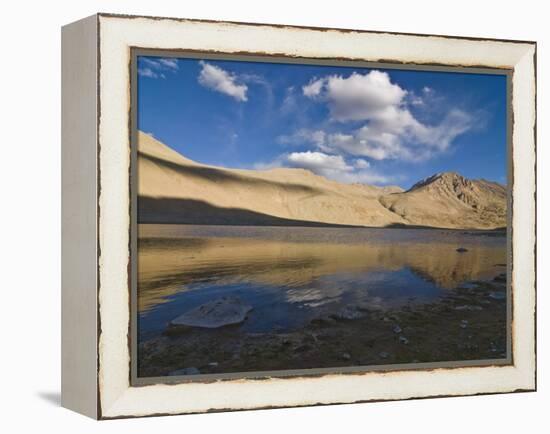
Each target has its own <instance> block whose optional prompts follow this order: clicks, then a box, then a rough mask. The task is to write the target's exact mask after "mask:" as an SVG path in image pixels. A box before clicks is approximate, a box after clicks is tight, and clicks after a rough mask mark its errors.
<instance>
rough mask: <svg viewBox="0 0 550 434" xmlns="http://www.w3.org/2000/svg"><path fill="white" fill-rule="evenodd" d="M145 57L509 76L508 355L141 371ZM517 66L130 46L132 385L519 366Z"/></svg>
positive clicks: (507, 97) (507, 121) (507, 156)
mask: <svg viewBox="0 0 550 434" xmlns="http://www.w3.org/2000/svg"><path fill="white" fill-rule="evenodd" d="M139 56H158V57H165V58H176V59H196V60H228V61H239V62H259V63H275V64H295V65H318V66H339V67H349V68H351V67H359V68H371V69H373V68H379V69H390V70H391V69H394V70H409V71H429V72H455V73H468V74H490V75H504V76H506V153H507V155H506V160H507V167H506V170H507V172H506V180H507V185H506V189H507V218H506V220H507V228H506V244H507V246H506V250H507V252H506V255H507V264H506V272H507V282H506V302H507V305H506V313H507V318H506V354H507V356H506V357H505V358H499V359H482V360H462V361H461V360H458V361H444V362H426V363H402V364H387V365H369V366H351V367H331V368H310V369H288V370H272V371H248V372H234V373H221V374H198V375H193V376H185V375H182V376H161V377H139V376H138V375H137V371H138V366H137V365H138V306H137V300H138V287H137V286H138V285H137V272H138V247H137V244H138V223H137V215H138V212H137V211H138V210H137V201H138V192H137V185H138V176H139V174H138V169H137V153H138V151H137V136H138V128H137V126H138V122H137V120H138V119H137V116H138V110H137V101H138V92H137V81H138V79H137V78H138V68H137V60H138V57H139ZM513 73H514V71H513V69H508V68H493V67H470V66H444V65H441V64H412V63H399V62H369V61H361V60H356V59H353V60H352V59H344V58H342V59H334V58H331V59H319V58H309V57H294V56H292V57H291V56H289V57H286V56H281V55H270V54H266V53H253V52H242V53H238V54H235V53H225V52H216V51H209V50H189V49H154V48H143V47H134V46H132V47H130V62H129V77H130V89H129V90H130V95H129V96H130V107H129V108H128V111H129V125H128V127H129V134H130V137H129V138H130V170H129V191H130V210H129V211H130V234H129V235H130V237H129V252H130V258H129V259H130V270H129V290H130V294H129V295H130V297H129V300H130V306H129V307H130V322H129V330H128V348H129V351H130V367H129V368H130V369H129V384H130V387H139V386H147V385H152V384H167V385H175V384H185V383H211V382H214V381H220V380H221V381H223V380H236V379H243V380H261V379H268V378H292V377H319V376H323V375H327V374H363V373H366V372H396V371H411V370H433V369H439V368H457V369H458V368H466V367H486V366H509V365H513V364H514V363H513V327H512V323H513V274H512V270H513V245H512V239H513V226H512V217H513V187H514V179H513V143H512V142H513V141H512V133H513V121H514V120H513V110H512V78H513Z"/></svg>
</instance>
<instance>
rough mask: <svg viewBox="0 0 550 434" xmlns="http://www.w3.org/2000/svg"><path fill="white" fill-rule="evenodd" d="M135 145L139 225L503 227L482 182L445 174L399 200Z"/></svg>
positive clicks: (294, 172)
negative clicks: (209, 164)
mask: <svg viewBox="0 0 550 434" xmlns="http://www.w3.org/2000/svg"><path fill="white" fill-rule="evenodd" d="M138 142H139V144H138V191H139V200H138V208H139V212H138V218H139V221H140V222H141V223H187V224H214V225H216V224H222V225H225V224H232V225H269V226H315V225H317V226H318V225H319V224H333V225H351V226H391V225H403V224H412V225H429V226H437V227H469V228H494V227H499V226H504V224H505V210H506V201H505V193H504V187H502V186H500V185H498V184H492V183H489V182H485V181H468V180H466V179H464V178H462V177H460V176H458V175H451V174H448V176H447V175H445V177H441V179H445V181H446V184H442V183H441V182H440V180H439V178H437V179H433V180H432V181H431V182H429V183H427V184H424V185H420V186H417V188H413V189H411V190H409V191H408V192H403V191H402V189H400V188H399V187H376V186H369V185H362V184H353V185H350V184H341V183H338V182H335V181H331V180H328V179H326V178H324V177H321V176H317V175H315V174H313V173H312V172H310V171H308V170H304V169H285V168H279V169H271V170H237V169H225V168H221V167H213V166H206V165H202V164H199V163H196V162H193V161H191V160H189V159H187V158H185V157H183V156H182V155H180V154H178V153H177V152H176V151H174V150H172V149H170V148H169V147H167V146H166V145H164V144H162V143H160V142H159V141H157V140H155V139H154V138H152V137H151V136H149V135H147V134H143V133H141V132H140V133H139V137H138ZM449 177H452V179H450V178H449ZM447 178H449V181H448V182H447ZM457 182H458V184H457ZM432 187H433V188H432ZM436 187H437V188H436Z"/></svg>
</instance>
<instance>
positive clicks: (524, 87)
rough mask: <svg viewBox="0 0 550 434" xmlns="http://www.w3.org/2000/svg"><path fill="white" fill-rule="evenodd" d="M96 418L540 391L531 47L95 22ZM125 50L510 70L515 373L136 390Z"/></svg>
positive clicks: (467, 371)
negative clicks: (132, 365)
mask: <svg viewBox="0 0 550 434" xmlns="http://www.w3.org/2000/svg"><path fill="white" fill-rule="evenodd" d="M98 25H99V27H98V34H99V46H98V50H99V100H100V112H99V130H98V132H99V138H98V140H99V170H98V173H99V198H98V201H99V203H98V208H99V222H98V230H99V234H98V236H99V252H100V255H99V258H98V267H99V274H98V278H99V288H98V303H99V324H100V329H99V343H98V362H99V368H98V376H99V378H98V414H97V415H96V416H97V417H99V418H116V417H126V416H145V415H152V414H179V413H196V412H207V411H214V410H222V409H253V408H263V407H283V406H302V405H314V404H329V403H350V402H358V401H371V400H392V399H408V398H419V397H429V396H452V395H473V394H480V393H501V392H512V391H518V390H534V389H535V387H536V356H535V352H536V349H535V303H536V300H535V299H536V295H535V225H536V222H535V201H534V197H535V188H536V187H535V119H536V117H535V94H536V89H535V51H536V47H535V44H534V43H530V42H513V41H496V40H474V39H465V38H451V37H438V36H421V35H400V34H390V33H374V32H356V31H340V30H324V29H309V28H297V27H284V26H270V25H254V24H236V23H218V22H205V21H191V20H176V19H157V18H145V17H125V16H111V15H99V16H98ZM130 47H140V48H153V49H180V50H189V51H193V50H196V51H218V52H225V53H243V52H250V53H255V54H258V53H265V54H268V55H269V54H273V55H285V56H299V57H307V58H323V59H332V58H348V59H357V60H362V61H369V62H376V61H382V60H383V61H384V62H388V61H395V62H404V63H414V64H434V63H437V64H442V65H450V66H476V67H489V68H490V67H496V68H510V69H513V70H514V73H513V98H512V104H513V105H512V107H513V119H514V124H513V136H512V142H513V179H515V180H516V182H514V184H513V222H512V225H513V258H514V263H513V272H512V282H513V288H514V291H513V322H512V337H513V345H512V348H513V365H512V366H498V367H497V366H488V367H464V368H452V369H450V368H441V369H435V370H430V371H418V370H411V371H393V372H367V373H364V374H357V373H354V374H350V375H347V374H339V375H324V376H318V377H300V378H293V379H277V378H272V379H269V380H261V381H258V380H250V379H247V380H244V379H238V380H224V381H214V382H209V383H193V382H192V383H184V384H177V385H162V384H158V385H148V386H139V387H131V386H130V375H129V369H130V363H129V360H130V351H129V347H128V327H129V321H130V311H129V307H130V300H129V294H130V291H129V289H128V279H129V276H128V261H129V225H130V213H129V199H130V191H129V182H128V174H129V165H130V144H129V138H130V131H129V104H130V102H129V99H130V87H129V80H130V76H129V73H130V68H129V64H130Z"/></svg>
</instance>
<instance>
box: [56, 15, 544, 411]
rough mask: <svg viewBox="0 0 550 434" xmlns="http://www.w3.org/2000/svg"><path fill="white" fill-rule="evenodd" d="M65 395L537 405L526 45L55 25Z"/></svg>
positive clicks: (531, 111)
mask: <svg viewBox="0 0 550 434" xmlns="http://www.w3.org/2000/svg"><path fill="white" fill-rule="evenodd" d="M62 55H63V64H62V73H63V77H62V91H63V92H62V107H63V108H62V142H63V143H62V147H63V153H62V154H63V161H62V163H63V164H62V167H63V174H62V188H63V207H62V218H63V231H62V235H63V240H62V266H63V269H62V283H63V288H62V404H63V405H64V406H65V407H67V408H70V409H72V410H75V411H77V412H80V413H83V414H85V415H88V416H90V417H93V418H97V419H112V418H121V417H138V416H150V415H170V414H184V413H202V412H211V411H227V410H246V409H259V408H276V407H288V406H308V405H322V404H336V403H354V402H369V401H380V400H401V399H412V398H426V397H442V396H461V395H476V394H492V393H507V392H521V391H534V390H535V389H536V341H535V307H536V288H535V246H536V215H535V214H536V213H535V190H536V178H535V170H536V152H535V150H536V149H535V142H536V107H535V103H536V87H535V86H536V44H535V43H534V42H529V41H509V40H496V39H494V40H491V39H477V38H464V37H452V36H433V35H416V34H399V33H389V32H388V33H381V32H369V31H358V30H357V31H356V30H343V29H322V28H306V27H291V26H280V25H268V24H245V23H228V22H214V21H198V20H186V19H175V18H157V17H137V16H120V15H111V14H97V15H94V16H92V17H89V18H86V19H83V20H81V21H78V22H75V23H72V24H69V25H67V26H65V27H64V28H63V31H62Z"/></svg>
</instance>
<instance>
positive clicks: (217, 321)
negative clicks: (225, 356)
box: [170, 296, 252, 329]
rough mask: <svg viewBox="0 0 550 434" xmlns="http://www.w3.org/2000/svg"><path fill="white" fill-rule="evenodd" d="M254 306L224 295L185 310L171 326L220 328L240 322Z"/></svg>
mask: <svg viewBox="0 0 550 434" xmlns="http://www.w3.org/2000/svg"><path fill="white" fill-rule="evenodd" d="M251 310H252V306H249V305H247V304H245V303H243V302H242V301H241V300H240V299H239V298H238V297H230V296H229V297H222V298H218V299H216V300H212V301H209V302H207V303H205V304H201V305H200V306H198V307H196V308H194V309H191V310H189V311H187V312H185V313H184V314H183V315H180V316H178V317H177V318H176V319H174V320H172V321H171V322H170V325H171V326H176V327H177V326H187V327H202V328H209V329H213V328H218V327H223V326H226V325H231V324H239V323H241V322H243V321H244V320H245V318H246V314H247V313H248V312H250V311H251Z"/></svg>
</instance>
